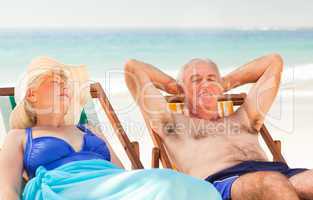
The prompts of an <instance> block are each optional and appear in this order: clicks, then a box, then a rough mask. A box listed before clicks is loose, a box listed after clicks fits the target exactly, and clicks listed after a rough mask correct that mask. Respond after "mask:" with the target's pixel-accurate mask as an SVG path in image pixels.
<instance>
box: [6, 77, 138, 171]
mask: <svg viewBox="0 0 313 200" xmlns="http://www.w3.org/2000/svg"><path fill="white" fill-rule="evenodd" d="M90 94H91V97H92V98H93V99H97V100H98V101H99V102H100V104H101V107H102V108H103V109H104V110H105V113H106V115H107V117H108V118H109V120H110V122H111V124H112V126H113V127H114V130H115V133H116V134H117V137H118V139H119V140H120V142H121V144H122V145H123V147H124V150H125V151H126V154H127V156H128V158H129V159H130V161H131V164H132V168H133V169H141V168H143V165H142V163H141V161H140V159H139V145H138V142H131V141H130V140H129V138H128V137H127V135H126V133H125V131H124V129H123V127H122V125H121V123H120V121H119V119H118V118H117V116H116V114H115V112H114V110H113V107H112V105H111V103H110V102H109V100H108V98H107V96H106V94H105V92H104V90H103V88H102V86H101V85H100V83H93V84H91V85H90ZM15 105H16V104H15V101H14V88H13V87H7V88H0V112H1V113H0V114H1V117H0V124H2V126H4V127H2V128H3V129H1V132H0V139H2V138H4V137H5V135H6V133H7V132H8V131H9V116H10V113H11V111H12V109H13V108H14V106H15ZM87 116H88V117H87ZM98 120H99V119H98V116H97V114H96V112H95V108H94V105H93V103H92V102H88V103H87V105H86V106H85V107H84V109H83V111H82V113H81V116H80V121H79V123H80V124H87V123H88V121H92V122H97V121H98ZM0 128H1V125H0ZM0 142H1V140H0ZM0 144H1V143H0ZM0 147H1V146H0Z"/></svg>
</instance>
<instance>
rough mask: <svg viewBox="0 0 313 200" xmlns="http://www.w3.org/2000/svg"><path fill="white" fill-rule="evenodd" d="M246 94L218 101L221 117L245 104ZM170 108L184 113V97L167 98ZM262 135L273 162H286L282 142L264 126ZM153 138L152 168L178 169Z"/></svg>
mask: <svg viewBox="0 0 313 200" xmlns="http://www.w3.org/2000/svg"><path fill="white" fill-rule="evenodd" d="M246 96H247V95H246V94H245V93H241V94H225V95H223V96H221V97H219V99H218V108H219V115H220V116H228V115H229V114H231V113H232V112H233V110H234V108H233V107H234V106H240V105H241V104H243V102H244V99H245V98H246ZM166 100H167V102H168V108H169V109H170V110H171V111H173V112H177V113H184V103H183V102H184V99H183V98H182V97H175V96H166ZM260 134H261V136H262V138H263V140H264V141H265V143H266V145H267V147H268V148H269V150H270V152H271V153H272V155H273V161H281V162H286V161H285V159H284V157H283V156H282V154H281V142H280V141H279V140H273V138H272V137H271V135H270V133H269V131H268V130H267V128H266V126H265V125H264V124H263V125H262V128H261V130H260ZM151 136H152V139H153V143H154V145H155V147H154V148H153V149H152V163H151V166H152V168H158V167H159V164H160V161H161V164H162V166H163V167H164V168H171V169H178V168H177V167H176V165H175V163H174V162H173V161H172V160H171V158H170V157H169V155H168V153H167V151H166V147H165V145H164V143H163V142H162V139H161V138H160V137H159V135H158V134H157V133H156V132H154V131H153V130H151Z"/></svg>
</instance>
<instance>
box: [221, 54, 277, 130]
mask: <svg viewBox="0 0 313 200" xmlns="http://www.w3.org/2000/svg"><path fill="white" fill-rule="evenodd" d="M282 71H283V60H282V58H281V57H280V56H279V55H277V54H272V55H269V56H264V57H261V58H258V59H256V60H254V61H252V62H250V63H248V64H247V65H244V66H243V67H241V68H239V69H237V70H235V71H234V72H232V73H230V74H229V75H227V76H226V77H224V78H223V79H224V81H225V85H226V88H228V89H231V88H234V87H237V86H240V85H243V84H245V83H255V84H254V85H253V86H252V88H251V89H250V91H249V93H248V96H247V97H246V99H245V102H244V103H243V105H242V106H241V107H240V108H239V109H238V110H237V115H238V116H240V118H241V119H242V124H243V125H244V126H245V127H247V128H248V130H249V132H253V133H255V132H258V131H259V130H260V128H261V126H262V124H263V122H264V118H265V115H266V113H267V112H268V111H269V109H270V107H271V105H272V103H273V101H274V99H275V97H276V95H277V92H278V89H279V85H280V79H281V73H282ZM226 90H227V89H226Z"/></svg>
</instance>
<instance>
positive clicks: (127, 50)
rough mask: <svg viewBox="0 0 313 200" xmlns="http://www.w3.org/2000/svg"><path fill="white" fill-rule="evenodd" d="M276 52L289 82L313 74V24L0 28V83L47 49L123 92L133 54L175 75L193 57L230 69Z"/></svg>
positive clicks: (13, 77) (9, 83)
mask: <svg viewBox="0 0 313 200" xmlns="http://www.w3.org/2000/svg"><path fill="white" fill-rule="evenodd" d="M273 52H275V53H279V54H281V55H282V57H283V58H284V63H285V68H286V70H287V71H289V73H288V76H285V79H287V80H288V81H286V82H294V81H300V80H307V79H313V29H288V30H287V29H286V30H280V29H260V30H249V29H135V28H133V29H86V28H84V29H79V28H77V29H74V28H73V29H44V28H43V29H39V28H37V29H0V86H12V85H14V84H15V83H16V82H17V80H18V79H19V78H20V77H21V76H22V74H23V72H24V71H25V69H26V66H27V65H28V64H29V63H30V62H31V60H32V59H33V58H36V57H38V56H43V55H45V56H50V57H53V58H56V59H58V60H60V61H62V62H64V63H68V64H85V65H87V66H88V70H89V73H90V76H91V77H92V79H93V80H96V81H100V82H102V83H104V84H110V87H111V89H110V92H119V91H121V90H126V87H125V83H124V80H123V66H124V64H125V62H126V61H127V60H129V59H132V58H134V59H138V60H142V61H144V62H147V63H150V64H152V65H154V66H156V67H158V68H160V69H161V70H163V71H165V72H166V73H168V74H170V75H172V76H174V77H176V76H177V73H178V71H179V70H180V68H181V67H182V66H183V65H184V64H185V63H187V62H188V61H189V60H191V59H192V58H209V59H211V60H213V61H214V62H215V63H216V64H217V65H218V66H219V68H220V70H221V71H222V72H223V73H227V72H229V71H231V70H233V69H235V68H236V67H239V66H241V65H243V64H245V63H247V62H249V61H251V60H253V59H255V58H257V57H260V56H263V55H266V54H270V53H273ZM295 74H296V75H295ZM286 77H287V78H286ZM108 82H109V83H108Z"/></svg>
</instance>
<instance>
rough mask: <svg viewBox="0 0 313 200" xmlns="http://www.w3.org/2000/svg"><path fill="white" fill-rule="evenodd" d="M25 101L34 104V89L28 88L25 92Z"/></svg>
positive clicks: (35, 97) (35, 98)
mask: <svg viewBox="0 0 313 200" xmlns="http://www.w3.org/2000/svg"><path fill="white" fill-rule="evenodd" d="M25 98H26V99H27V101H29V102H31V103H35V102H36V101H37V93H36V90H35V89H34V88H29V89H28V90H27V92H26V97H25Z"/></svg>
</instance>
